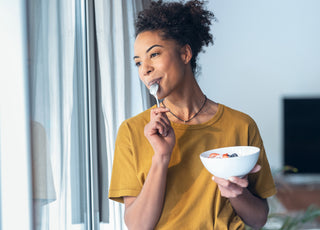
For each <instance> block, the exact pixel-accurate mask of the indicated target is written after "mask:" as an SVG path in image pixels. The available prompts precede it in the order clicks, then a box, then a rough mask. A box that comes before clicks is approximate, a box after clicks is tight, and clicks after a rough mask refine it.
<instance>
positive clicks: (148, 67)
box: [141, 62, 154, 76]
mask: <svg viewBox="0 0 320 230" xmlns="http://www.w3.org/2000/svg"><path fill="white" fill-rule="evenodd" d="M141 70H142V74H143V75H144V76H147V75H149V74H150V73H152V71H153V70H154V68H153V66H152V65H151V64H150V63H148V62H144V63H143V64H142V68H141Z"/></svg>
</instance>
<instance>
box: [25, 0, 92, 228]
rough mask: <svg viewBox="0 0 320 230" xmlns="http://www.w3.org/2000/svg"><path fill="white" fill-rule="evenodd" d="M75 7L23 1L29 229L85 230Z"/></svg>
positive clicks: (68, 3) (55, 0)
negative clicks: (27, 80)
mask: <svg viewBox="0 0 320 230" xmlns="http://www.w3.org/2000/svg"><path fill="white" fill-rule="evenodd" d="M77 5H79V3H77V1H74V0H68V1H62V0H52V1H41V0H34V1H28V35H29V70H30V71H29V72H30V89H31V90H30V91H31V130H32V165H33V182H34V183H33V201H34V221H35V229H50V230H51V229H52V230H55V229H59V230H71V229H86V225H85V224H86V220H85V219H84V216H85V215H84V213H81V212H84V210H85V209H86V208H85V206H86V203H85V199H83V198H85V196H86V195H85V190H84V189H82V188H84V187H85V184H86V180H85V176H84V175H83V173H81V171H85V166H84V160H83V159H84V154H85V152H86V151H85V149H86V146H85V144H83V143H86V140H85V133H84V131H83V130H84V127H83V126H85V123H83V121H84V120H85V119H84V118H83V115H81V114H83V113H84V111H83V109H82V107H83V105H82V101H83V99H84V98H85V95H83V94H84V93H83V91H82V88H84V87H83V86H82V84H83V83H82V71H81V61H82V60H81V59H79V58H78V57H81V53H80V52H81V49H80V51H79V49H76V48H78V47H80V46H81V45H79V40H81V36H80V37H79V36H77V39H76V33H80V32H79V31H78V29H79V28H81V27H79V26H78V27H76V17H77V15H76V14H77V12H76V9H77V7H78V6H77ZM78 8H79V7H78ZM77 28H78V29H77ZM80 43H81V42H80ZM80 124H81V125H80ZM81 191H83V192H81Z"/></svg>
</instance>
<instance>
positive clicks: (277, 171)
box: [0, 0, 320, 230]
mask: <svg viewBox="0 0 320 230" xmlns="http://www.w3.org/2000/svg"><path fill="white" fill-rule="evenodd" d="M148 3H149V0H127V1H117V0H107V1H106V0H67V1H66V0H52V1H50V2H49V1H41V0H31V1H26V0H1V1H0V29H1V36H0V50H1V53H0V66H1V68H0V230H7V229H26V230H29V229H37V230H38V229H41V230H42V229H50V230H55V229H59V230H64V229H66V230H74V229H75V230H78V229H101V230H107V229H108V230H109V229H117V230H118V229H126V227H125V226H124V223H123V206H122V205H120V204H117V203H115V202H112V201H109V200H108V199H107V195H108V183H109V179H110V172H111V167H112V160H113V145H114V140H115V136H116V132H117V129H118V127H119V125H120V124H121V122H122V121H123V120H124V119H126V118H128V117H131V116H133V115H136V114H138V113H140V112H141V111H143V110H144V109H146V108H147V107H149V106H150V105H151V104H152V100H151V99H150V97H149V94H148V92H147V91H146V89H145V87H144V86H143V85H142V84H141V83H140V81H139V77H138V73H137V70H136V68H135V67H134V63H133V61H132V57H133V42H134V28H133V22H134V18H135V16H136V13H137V12H138V11H139V10H141V9H143V8H144V7H146V6H147V5H148ZM207 6H208V9H209V10H211V11H213V12H214V14H215V16H216V21H215V22H213V25H212V33H213V36H214V45H213V46H210V47H208V48H206V49H205V52H204V53H202V54H200V55H199V61H198V63H199V65H200V66H201V71H200V74H199V76H198V81H199V84H200V86H201V87H202V89H203V90H204V92H205V94H206V95H207V96H208V97H209V98H210V99H212V100H214V101H216V102H218V103H222V104H225V105H227V106H229V107H232V108H235V109H238V110H240V111H242V112H245V113H247V114H249V115H250V116H251V117H252V118H253V119H254V120H255V121H256V123H257V124H258V127H259V129H260V132H261V136H262V138H263V141H264V145H265V148H266V152H267V156H268V159H269V163H270V166H271V168H272V171H273V173H274V178H275V180H276V184H277V187H278V194H277V195H276V196H274V197H272V198H270V201H269V203H270V206H271V210H270V218H269V221H268V223H267V225H266V227H265V229H320V227H319V225H320V221H319V218H317V217H318V216H319V215H320V213H319V212H320V211H319V208H318V207H319V206H320V167H319V163H318V162H319V160H320V132H319V131H318V130H319V129H320V119H319V117H320V64H319V63H320V45H319V41H320V30H319V28H320V14H319V13H318V11H319V9H320V2H319V1H317V0H307V1H299V0H284V1H276V0H269V1H253V0H229V1H222V0H210V1H207ZM17 217H19V218H18V219H17ZM17 220H18V221H17Z"/></svg>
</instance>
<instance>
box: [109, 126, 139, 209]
mask: <svg viewBox="0 0 320 230" xmlns="http://www.w3.org/2000/svg"><path fill="white" fill-rule="evenodd" d="M131 135H132V134H131V132H130V129H129V127H128V124H127V123H126V121H124V122H123V123H122V124H121V126H120V127H119V130H118V134H117V139H116V143H115V152H114V160H113V167H112V174H111V182H110V187H109V195H108V197H109V199H111V200H114V201H117V202H121V203H123V202H124V201H123V197H124V196H138V195H139V193H140V191H141V188H142V185H141V183H140V182H139V181H138V179H137V175H136V167H135V160H134V157H133V150H132V149H133V148H132V137H131Z"/></svg>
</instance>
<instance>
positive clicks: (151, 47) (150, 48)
mask: <svg viewBox="0 0 320 230" xmlns="http://www.w3.org/2000/svg"><path fill="white" fill-rule="evenodd" d="M154 47H163V46H162V45H157V44H156V45H153V46H150V47H149V48H148V49H147V50H146V53H148V52H149V51H150V50H152V49H153V48H154ZM136 58H139V56H134V57H133V59H136Z"/></svg>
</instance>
